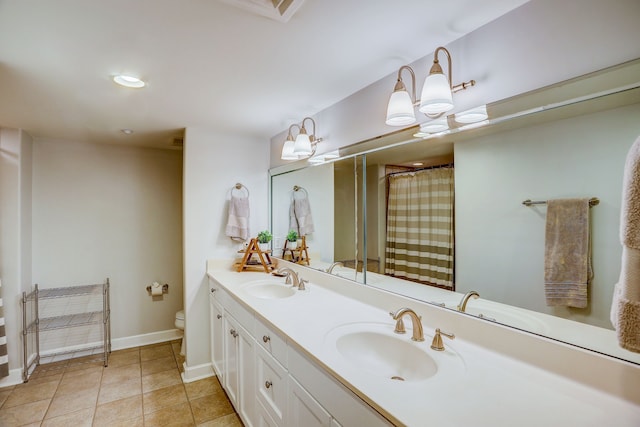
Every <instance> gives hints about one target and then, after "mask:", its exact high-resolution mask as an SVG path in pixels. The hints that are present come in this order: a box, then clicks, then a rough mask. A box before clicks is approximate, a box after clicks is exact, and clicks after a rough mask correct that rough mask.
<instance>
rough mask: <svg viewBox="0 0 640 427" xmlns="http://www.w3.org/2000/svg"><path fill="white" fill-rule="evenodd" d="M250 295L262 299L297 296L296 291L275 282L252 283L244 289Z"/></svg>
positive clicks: (260, 281) (261, 281)
mask: <svg viewBox="0 0 640 427" xmlns="http://www.w3.org/2000/svg"><path fill="white" fill-rule="evenodd" d="M244 291H245V292H247V293H248V294H249V295H251V296H253V297H256V298H262V299H279V298H288V297H291V296H293V295H295V294H296V289H295V288H293V287H291V286H289V285H285V284H284V283H279V282H276V281H274V280H259V281H255V282H250V283H248V284H247V285H246V286H245V287H244Z"/></svg>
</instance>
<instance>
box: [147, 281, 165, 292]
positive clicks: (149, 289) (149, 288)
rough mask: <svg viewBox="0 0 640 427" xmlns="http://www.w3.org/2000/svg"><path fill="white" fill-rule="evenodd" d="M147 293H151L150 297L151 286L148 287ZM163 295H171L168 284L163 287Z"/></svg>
mask: <svg viewBox="0 0 640 427" xmlns="http://www.w3.org/2000/svg"><path fill="white" fill-rule="evenodd" d="M147 292H148V293H149V295H151V285H149V286H147ZM162 293H163V294H166V293H169V285H168V284H167V283H165V284H164V285H162Z"/></svg>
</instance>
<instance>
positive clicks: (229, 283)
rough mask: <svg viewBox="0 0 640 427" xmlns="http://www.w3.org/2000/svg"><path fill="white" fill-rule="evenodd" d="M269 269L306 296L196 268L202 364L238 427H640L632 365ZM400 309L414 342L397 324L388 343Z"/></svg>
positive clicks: (637, 376) (372, 291) (220, 264)
mask: <svg viewBox="0 0 640 427" xmlns="http://www.w3.org/2000/svg"><path fill="white" fill-rule="evenodd" d="M279 264H280V265H281V266H285V265H286V266H287V267H290V268H291V269H293V270H294V271H296V272H297V274H298V275H299V276H300V277H301V278H304V279H307V280H309V283H308V284H306V289H305V290H297V289H295V288H292V287H291V286H290V285H286V284H285V280H284V278H281V277H275V276H271V275H267V274H264V273H253V272H245V273H237V272H235V271H233V270H232V268H231V262H230V261H229V260H224V261H210V262H209V264H208V275H209V278H210V279H209V282H210V291H211V292H210V307H211V316H210V320H211V333H212V335H213V337H212V340H211V342H212V348H211V355H212V364H213V368H214V371H215V373H216V375H217V376H218V378H219V379H220V382H221V384H222V385H223V387H224V389H225V390H226V392H227V394H228V396H229V398H230V399H231V401H232V402H233V404H234V406H235V408H236V411H237V412H238V414H239V415H240V417H241V418H242V420H243V422H244V424H245V425H246V426H303V425H304V426H314V425H317V426H340V425H341V426H345V427H346V426H363V425H366V426H384V425H407V426H424V425H438V426H469V425H474V426H514V425H518V426H542V425H545V426H567V425H580V426H582V427H586V426H594V427H595V426H602V425H615V426H617V427H624V426H629V427H631V426H638V425H640V388H639V387H638V384H640V368H639V367H638V366H637V365H634V364H632V363H628V362H624V361H620V360H617V359H614V358H612V357H609V356H603V355H600V354H597V353H595V352H591V351H586V350H582V349H579V348H576V347H572V346H569V345H566V344H564V343H560V342H557V341H553V340H550V339H548V338H544V337H541V336H537V335H535V334H532V333H528V332H523V331H519V330H516V329H513V328H508V327H504V326H502V325H499V324H493V323H492V322H486V321H483V320H482V319H477V318H474V317H472V316H465V315H462V314H460V313H456V312H454V311H452V310H448V309H445V308H441V307H438V306H436V305H433V304H428V303H425V302H422V301H419V300H414V299H411V298H408V297H403V296H401V295H398V294H393V293H390V292H387V291H384V290H381V289H376V288H372V287H369V286H362V285H361V284H357V283H354V282H352V281H349V280H346V279H343V278H340V277H336V276H333V275H329V274H326V273H322V272H319V271H315V270H312V269H308V268H304V267H301V266H299V265H294V264H291V263H287V262H284V261H279ZM402 307H407V308H410V309H412V310H413V311H415V312H416V313H417V314H418V315H420V316H421V317H422V321H421V322H422V323H421V324H422V326H423V328H424V338H425V340H424V341H422V342H416V341H412V339H411V338H412V332H413V331H412V327H411V325H412V322H411V321H410V320H409V316H405V317H404V321H405V327H406V329H407V333H406V334H395V333H394V328H395V326H396V321H395V320H393V319H392V318H391V317H390V316H389V312H396V311H397V310H398V309H400V308H402ZM437 328H439V329H441V330H442V331H443V332H445V333H452V334H455V338H454V339H448V338H446V337H443V338H442V339H443V344H444V350H443V351H435V350H433V349H432V348H431V344H432V340H433V337H434V333H435V330H436V329H437Z"/></svg>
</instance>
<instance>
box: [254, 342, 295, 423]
mask: <svg viewBox="0 0 640 427" xmlns="http://www.w3.org/2000/svg"><path fill="white" fill-rule="evenodd" d="M256 350H257V351H256V356H257V357H256V388H257V393H256V394H257V397H258V401H259V402H260V403H262V405H263V406H264V408H265V409H266V410H267V412H268V413H269V415H270V416H271V418H272V419H273V420H274V421H275V422H276V424H278V425H281V426H282V425H286V423H285V421H286V414H287V397H288V394H289V382H288V376H289V374H288V372H287V370H286V369H285V368H284V367H283V366H282V365H280V363H278V361H277V360H276V359H274V358H273V357H272V356H271V355H270V354H269V353H267V351H266V350H265V349H264V347H262V346H257V347H256Z"/></svg>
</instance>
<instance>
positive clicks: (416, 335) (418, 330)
mask: <svg viewBox="0 0 640 427" xmlns="http://www.w3.org/2000/svg"><path fill="white" fill-rule="evenodd" d="M389 314H390V315H391V317H393V320H395V321H396V329H395V330H394V332H395V333H396V334H404V333H405V332H406V331H405V329H404V322H403V321H402V317H403V316H404V315H405V314H408V315H409V317H411V322H412V323H413V336H412V337H411V339H412V340H413V341H424V332H423V331H422V323H421V321H420V316H418V315H417V314H416V312H415V311H413V310H411V309H410V308H407V307H403V308H401V309H399V310H398V311H396V312H395V313H389Z"/></svg>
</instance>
